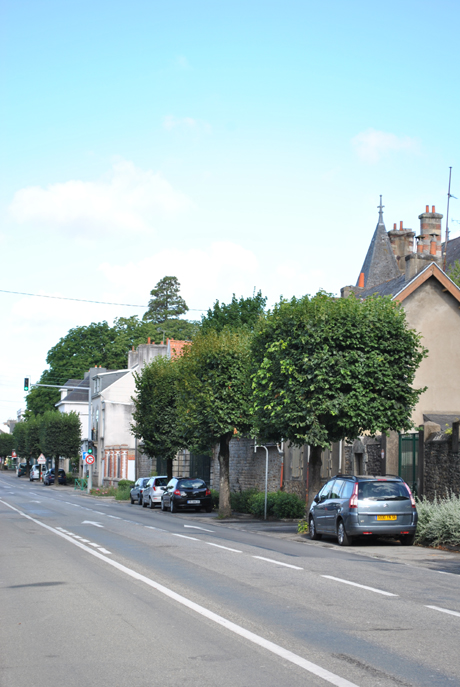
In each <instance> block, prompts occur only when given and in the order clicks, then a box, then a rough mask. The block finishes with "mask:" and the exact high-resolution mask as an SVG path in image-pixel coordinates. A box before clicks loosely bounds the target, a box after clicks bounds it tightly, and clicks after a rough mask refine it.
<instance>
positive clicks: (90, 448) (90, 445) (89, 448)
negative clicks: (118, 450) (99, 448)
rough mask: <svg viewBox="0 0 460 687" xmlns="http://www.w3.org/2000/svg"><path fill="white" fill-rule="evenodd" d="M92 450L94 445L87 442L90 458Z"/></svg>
mask: <svg viewBox="0 0 460 687" xmlns="http://www.w3.org/2000/svg"><path fill="white" fill-rule="evenodd" d="M93 448H94V443H93V442H92V441H88V453H89V455H90V456H92V455H93Z"/></svg>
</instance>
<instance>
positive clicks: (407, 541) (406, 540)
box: [399, 532, 415, 546]
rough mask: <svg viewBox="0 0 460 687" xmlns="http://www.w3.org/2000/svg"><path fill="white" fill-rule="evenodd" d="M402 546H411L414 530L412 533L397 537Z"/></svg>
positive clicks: (413, 539)
mask: <svg viewBox="0 0 460 687" xmlns="http://www.w3.org/2000/svg"><path fill="white" fill-rule="evenodd" d="M399 541H400V542H401V545H402V546H412V544H413V543H414V541H415V532H414V533H413V534H402V535H401V536H400V537H399Z"/></svg>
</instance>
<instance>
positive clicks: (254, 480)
mask: <svg viewBox="0 0 460 687" xmlns="http://www.w3.org/2000/svg"><path fill="white" fill-rule="evenodd" d="M265 456H266V453H265V449H263V448H258V449H257V453H254V439H247V438H245V437H235V438H234V439H232V440H231V441H230V491H245V490H246V489H253V488H256V489H259V491H263V490H264V489H265ZM280 475H281V456H280V454H279V453H278V449H277V448H276V446H269V447H268V491H278V489H279V488H280ZM211 478H212V484H211V486H212V488H213V489H217V490H219V479H220V469H219V459H218V447H216V449H215V450H214V453H213V458H212V461H211Z"/></svg>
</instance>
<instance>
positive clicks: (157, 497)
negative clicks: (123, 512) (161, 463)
mask: <svg viewBox="0 0 460 687" xmlns="http://www.w3.org/2000/svg"><path fill="white" fill-rule="evenodd" d="M167 484H168V478H167V476H165V475H163V476H162V477H151V478H150V479H149V481H148V482H147V484H146V486H145V487H144V492H143V494H142V505H143V507H144V508H155V506H156V505H158V506H160V505H161V495H162V494H163V492H164V490H165V487H166V485H167Z"/></svg>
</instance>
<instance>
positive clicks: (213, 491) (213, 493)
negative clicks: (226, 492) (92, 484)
mask: <svg viewBox="0 0 460 687" xmlns="http://www.w3.org/2000/svg"><path fill="white" fill-rule="evenodd" d="M211 497H212V507H213V508H215V509H216V510H218V509H219V492H218V491H216V489H211Z"/></svg>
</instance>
